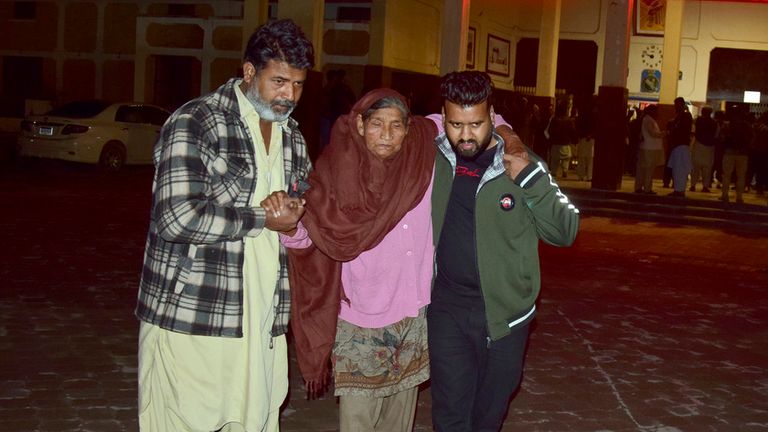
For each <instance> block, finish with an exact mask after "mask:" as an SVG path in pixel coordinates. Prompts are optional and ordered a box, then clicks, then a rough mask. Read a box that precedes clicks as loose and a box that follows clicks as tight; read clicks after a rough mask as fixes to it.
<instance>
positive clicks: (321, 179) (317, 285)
mask: <svg viewBox="0 0 768 432" xmlns="http://www.w3.org/2000/svg"><path fill="white" fill-rule="evenodd" d="M387 96H395V97H398V98H400V99H401V100H403V102H404V103H407V102H406V101H405V98H404V97H403V96H402V95H401V94H399V93H397V92H396V91H394V90H391V89H377V90H373V91H371V92H369V93H367V94H366V95H365V96H363V97H362V98H361V99H360V100H359V101H358V102H357V103H356V104H355V106H353V107H352V111H351V112H350V113H349V114H346V115H343V116H341V117H339V119H338V120H337V121H336V123H335V124H334V126H333V130H332V132H331V142H330V144H329V146H328V147H327V148H326V149H325V151H324V152H323V154H322V155H321V156H320V158H319V159H318V161H317V164H316V165H315V170H314V171H313V172H312V174H311V175H310V176H309V184H310V189H309V191H308V192H307V193H306V195H305V198H306V201H307V203H306V213H305V214H304V217H303V218H302V223H303V224H304V226H305V227H306V228H307V230H308V232H309V236H310V238H311V239H312V242H313V246H311V247H310V248H308V249H303V250H297V249H292V250H289V258H290V264H291V265H290V272H289V276H290V283H291V305H292V315H291V329H292V331H293V336H294V340H295V342H296V350H297V356H298V361H299V369H300V370H301V374H302V375H303V377H304V379H305V380H306V381H308V382H312V381H314V382H319V380H321V379H322V378H323V377H324V376H326V374H327V370H326V367H327V364H328V360H329V358H330V354H331V349H332V347H333V343H334V339H335V334H336V321H337V319H338V315H339V307H340V302H341V299H342V295H343V294H342V291H343V288H342V287H341V279H340V278H341V263H342V262H343V261H350V260H352V259H354V258H356V257H357V256H358V255H359V254H360V253H362V252H364V251H366V250H369V249H372V248H373V247H375V246H376V245H377V244H379V242H380V241H381V240H382V239H383V238H384V236H386V235H387V233H388V232H389V231H390V230H392V228H394V226H395V225H396V224H397V222H398V221H400V219H402V218H403V216H404V215H405V214H406V213H408V212H409V211H410V210H412V209H413V208H414V207H416V205H417V204H418V203H419V202H420V201H421V199H422V198H423V196H424V193H425V191H426V190H427V187H428V186H429V182H430V180H431V178H432V167H433V165H434V160H435V146H434V144H433V140H434V138H435V136H436V135H437V129H436V127H435V126H434V123H432V122H431V121H430V120H427V119H425V118H422V117H411V119H410V125H409V130H408V134H407V135H406V137H405V140H404V142H403V145H402V148H401V150H400V151H399V152H398V153H397V154H396V155H394V156H393V157H391V158H390V159H387V160H385V161H381V160H379V159H378V158H377V157H376V156H374V155H373V154H372V153H371V152H369V151H368V149H367V147H366V145H365V141H364V139H363V137H362V136H360V134H359V133H358V131H357V115H358V114H362V113H364V112H365V111H366V110H367V109H368V108H369V107H370V106H371V105H373V103H375V102H376V101H378V100H379V99H381V98H383V97H387Z"/></svg>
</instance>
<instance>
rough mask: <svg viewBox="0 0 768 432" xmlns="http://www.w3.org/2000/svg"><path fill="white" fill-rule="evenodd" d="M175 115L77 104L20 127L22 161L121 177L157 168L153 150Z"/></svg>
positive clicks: (107, 104) (138, 108) (159, 110)
mask: <svg viewBox="0 0 768 432" xmlns="http://www.w3.org/2000/svg"><path fill="white" fill-rule="evenodd" d="M169 115H170V113H169V112H168V111H166V110H164V109H162V108H160V107H156V106H153V105H146V104H138V103H110V102H105V101H100V100H87V101H76V102H70V103H68V104H65V105H62V106H61V107H59V108H55V109H53V110H51V111H50V112H48V113H47V114H45V115H41V116H29V117H27V118H26V119H24V121H22V122H21V133H20V134H19V139H18V142H17V150H18V154H19V155H20V156H28V157H40V158H49V159H63V160H68V161H73V162H85V163H90V164H99V165H101V166H102V167H103V168H105V169H107V170H110V171H116V170H119V169H120V168H122V166H123V165H126V164H134V165H140V164H152V149H153V147H154V145H155V142H156V141H157V138H158V136H159V134H160V127H161V126H162V125H163V123H165V120H166V119H167V118H168V116H169Z"/></svg>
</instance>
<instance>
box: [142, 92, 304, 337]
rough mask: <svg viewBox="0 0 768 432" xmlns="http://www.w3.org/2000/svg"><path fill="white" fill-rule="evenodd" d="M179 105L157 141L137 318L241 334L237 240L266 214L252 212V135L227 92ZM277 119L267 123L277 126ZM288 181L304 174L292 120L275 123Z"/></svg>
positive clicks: (281, 288) (282, 314)
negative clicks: (278, 126) (279, 130)
mask: <svg viewBox="0 0 768 432" xmlns="http://www.w3.org/2000/svg"><path fill="white" fill-rule="evenodd" d="M237 82H238V81H237V79H231V80H229V82H227V83H226V84H224V85H223V86H221V87H219V88H218V89H217V90H216V91H215V92H213V93H210V94H208V95H205V96H202V97H200V98H198V99H195V100H193V101H190V102H188V103H186V104H185V105H184V106H182V107H181V108H179V109H178V110H177V111H176V112H175V113H173V115H171V117H170V118H169V119H168V121H167V122H166V124H165V125H164V126H163V129H162V131H161V135H160V138H159V141H158V142H157V144H156V145H155V151H154V160H155V177H154V181H153V184H152V210H151V215H150V223H149V234H148V235H147V242H146V249H145V254H144V266H143V269H142V273H141V283H140V288H139V296H138V297H139V298H138V304H137V306H136V316H137V317H138V318H139V319H141V320H144V321H146V322H149V323H152V324H155V325H157V326H160V327H162V328H164V329H168V330H171V331H176V332H180V333H187V334H196V335H207V336H224V337H242V335H243V329H242V316H243V260H244V255H243V254H244V252H243V250H244V239H243V238H244V237H245V236H254V235H256V234H258V233H259V232H260V231H261V229H263V227H264V223H265V214H264V210H263V209H261V208H260V207H251V198H252V194H253V191H254V189H255V182H256V170H257V169H258V167H257V166H256V161H255V156H254V149H253V141H252V138H251V137H252V133H260V131H253V132H252V131H249V130H248V128H247V126H246V125H245V123H244V122H243V121H242V120H241V119H240V112H239V108H238V102H237V96H236V95H235V88H234V86H235V85H236V83H237ZM277 125H278V123H275V126H277ZM282 128H283V132H282V135H283V160H284V172H285V183H286V185H289V186H290V185H292V184H295V183H296V182H297V181H299V180H306V178H307V176H308V175H309V171H310V170H311V169H312V166H311V162H310V160H309V157H308V155H307V147H306V142H305V141H304V137H303V136H302V135H301V133H300V132H299V130H298V124H297V123H296V121H294V120H293V119H288V121H287V122H286V123H285V124H284V125H282ZM279 260H280V270H279V275H278V280H277V284H276V287H275V304H276V307H275V322H274V324H273V327H272V336H277V335H281V334H284V333H285V332H286V330H287V327H288V318H289V316H290V292H289V285H288V269H287V262H288V260H287V257H286V252H285V249H284V248H283V247H282V245H281V246H280V255H279Z"/></svg>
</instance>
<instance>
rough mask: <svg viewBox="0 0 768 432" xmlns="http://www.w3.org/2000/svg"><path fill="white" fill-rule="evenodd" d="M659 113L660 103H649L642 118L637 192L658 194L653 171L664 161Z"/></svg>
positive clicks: (638, 151) (638, 153)
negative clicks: (658, 120) (655, 188)
mask: <svg viewBox="0 0 768 432" xmlns="http://www.w3.org/2000/svg"><path fill="white" fill-rule="evenodd" d="M658 113H659V107H658V105H648V106H647V107H646V108H645V110H644V111H643V115H642V119H641V120H640V121H641V128H640V140H639V142H638V150H637V169H636V170H635V193H646V194H650V195H655V194H656V192H654V191H653V172H654V171H655V170H656V167H657V166H659V165H662V164H663V163H664V142H663V138H664V132H662V131H661V129H659V124H658V123H656V117H657V116H658Z"/></svg>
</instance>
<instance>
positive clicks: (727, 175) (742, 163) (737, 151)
mask: <svg viewBox="0 0 768 432" xmlns="http://www.w3.org/2000/svg"><path fill="white" fill-rule="evenodd" d="M728 114H729V115H730V116H731V119H730V121H729V122H728V123H729V124H728V128H727V129H726V131H725V138H724V141H723V148H724V150H723V190H722V194H721V196H720V200H721V201H722V202H723V203H725V204H728V202H729V200H730V198H729V194H730V189H731V176H732V175H733V174H734V172H735V173H736V203H737V204H741V203H743V202H744V198H743V193H744V187H745V186H746V178H747V164H748V163H749V156H748V151H749V145H750V143H751V142H752V126H751V125H750V124H749V123H748V122H747V120H746V115H745V114H744V112H743V111H742V109H739V108H737V109H735V110H733V111H731V112H730V113H728Z"/></svg>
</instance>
